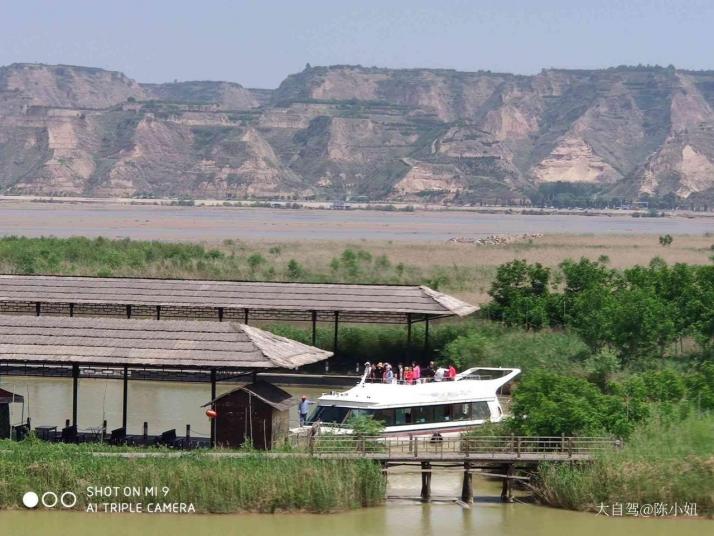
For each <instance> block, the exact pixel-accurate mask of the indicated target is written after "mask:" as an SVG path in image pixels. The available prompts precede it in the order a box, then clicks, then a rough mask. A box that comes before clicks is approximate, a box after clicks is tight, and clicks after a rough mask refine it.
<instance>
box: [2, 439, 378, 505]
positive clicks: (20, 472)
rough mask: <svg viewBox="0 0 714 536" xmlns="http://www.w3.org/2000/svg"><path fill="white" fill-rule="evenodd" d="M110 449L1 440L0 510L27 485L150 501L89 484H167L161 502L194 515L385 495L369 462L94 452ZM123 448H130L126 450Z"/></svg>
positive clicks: (364, 500)
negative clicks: (92, 489) (187, 506)
mask: <svg viewBox="0 0 714 536" xmlns="http://www.w3.org/2000/svg"><path fill="white" fill-rule="evenodd" d="M100 449H101V450H102V451H106V450H108V449H109V447H107V446H96V445H95V446H90V445H62V444H47V443H43V442H39V441H25V442H21V443H13V442H9V441H0V508H21V507H22V503H21V501H22V495H23V494H24V493H25V492H26V491H28V490H34V491H36V492H38V494H41V493H43V492H45V491H55V492H57V491H62V492H64V491H72V492H74V493H75V494H76V495H77V497H78V502H77V505H76V507H75V509H77V510H85V509H86V505H87V504H88V502H97V501H98V502H100V503H101V502H121V501H123V502H145V503H146V502H150V498H147V497H142V498H138V499H137V498H133V499H132V498H124V497H118V498H110V499H96V498H94V499H93V498H88V496H87V492H86V489H87V487H88V486H121V487H124V486H140V487H141V489H144V487H146V486H158V487H159V488H160V487H162V486H166V487H168V488H169V490H170V491H169V493H168V495H167V496H166V497H161V498H160V499H154V501H155V502H185V503H193V505H194V508H195V510H196V512H205V513H229V512H275V511H307V512H330V511H337V510H346V509H350V508H359V507H363V506H372V505H376V504H380V503H381V502H382V501H383V500H384V494H385V480H384V477H383V475H382V473H381V470H380V467H379V465H377V464H375V463H373V462H369V461H364V460H354V461H340V460H315V459H267V458H266V457H264V456H261V455H260V454H255V456H250V457H247V458H215V457H210V456H208V455H206V454H205V453H204V454H201V453H198V452H196V453H190V454H187V455H185V456H181V457H156V458H135V459H126V458H113V457H96V456H93V455H92V452H93V451H96V450H100ZM122 450H127V449H126V448H123V449H122Z"/></svg>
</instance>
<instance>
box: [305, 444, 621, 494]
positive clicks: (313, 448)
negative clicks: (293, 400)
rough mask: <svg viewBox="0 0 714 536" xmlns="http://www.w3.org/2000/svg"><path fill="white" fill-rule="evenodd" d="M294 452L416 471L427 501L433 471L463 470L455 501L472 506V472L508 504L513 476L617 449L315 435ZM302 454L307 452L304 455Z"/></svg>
mask: <svg viewBox="0 0 714 536" xmlns="http://www.w3.org/2000/svg"><path fill="white" fill-rule="evenodd" d="M296 446H298V447H299V448H298V452H303V453H304V454H303V455H308V456H311V457H318V458H326V459H360V458H363V459H370V460H375V461H378V462H380V463H381V464H382V466H383V468H384V470H385V474H388V472H389V468H390V467H398V466H417V467H419V468H420V472H421V499H422V501H425V502H427V501H429V500H430V499H431V476H432V473H433V472H434V470H435V469H447V470H451V471H452V472H453V470H454V468H459V470H463V485H462V492H461V501H463V502H464V503H466V504H470V503H472V502H473V484H472V478H473V472H474V471H479V474H482V475H485V476H490V477H496V478H500V479H501V480H502V483H503V486H502V491H501V499H502V500H503V501H511V500H512V497H513V494H512V489H513V481H514V480H528V477H524V476H522V475H519V474H518V473H519V472H524V471H527V472H532V471H533V470H534V469H535V468H536V467H537V465H538V464H540V463H543V462H549V463H562V462H567V463H572V462H588V461H590V460H592V459H593V458H594V457H595V456H597V455H598V454H599V453H601V452H603V451H607V450H611V449H614V448H620V447H621V446H622V443H621V441H619V440H615V439H613V438H608V437H567V436H565V435H561V436H549V437H542V436H541V437H533V436H516V435H510V436H484V437H454V438H442V437H438V436H414V437H393V438H382V437H352V436H350V437H348V438H346V437H340V436H315V437H308V438H301V440H298V444H297V445H296ZM305 451H307V452H306V453H305Z"/></svg>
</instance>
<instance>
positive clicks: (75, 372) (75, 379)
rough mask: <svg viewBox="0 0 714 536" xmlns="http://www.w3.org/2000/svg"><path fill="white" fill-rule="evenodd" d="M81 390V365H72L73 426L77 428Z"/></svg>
mask: <svg viewBox="0 0 714 536" xmlns="http://www.w3.org/2000/svg"><path fill="white" fill-rule="evenodd" d="M78 389H79V365H77V364H76V363H74V364H73V365H72V424H73V425H74V426H77V391H78Z"/></svg>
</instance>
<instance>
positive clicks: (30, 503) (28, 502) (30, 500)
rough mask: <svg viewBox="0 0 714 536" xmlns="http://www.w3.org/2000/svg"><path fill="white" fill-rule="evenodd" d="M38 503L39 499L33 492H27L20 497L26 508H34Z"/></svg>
mask: <svg viewBox="0 0 714 536" xmlns="http://www.w3.org/2000/svg"><path fill="white" fill-rule="evenodd" d="M39 502H40V498H39V497H38V496H37V493H35V492H34V491H28V492H27V493H25V494H24V495H23V496H22V504H24V505H25V506H26V507H27V508H34V507H35V506H37V504H38V503H39Z"/></svg>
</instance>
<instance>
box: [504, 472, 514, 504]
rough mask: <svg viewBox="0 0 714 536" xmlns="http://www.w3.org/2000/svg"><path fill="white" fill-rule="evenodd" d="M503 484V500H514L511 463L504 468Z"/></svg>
mask: <svg viewBox="0 0 714 536" xmlns="http://www.w3.org/2000/svg"><path fill="white" fill-rule="evenodd" d="M503 474H504V475H506V476H505V477H504V478H503V484H502V487H501V502H513V487H512V485H513V479H512V478H510V477H511V476H513V464H512V463H509V464H508V465H506V466H505V467H504V468H503Z"/></svg>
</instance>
